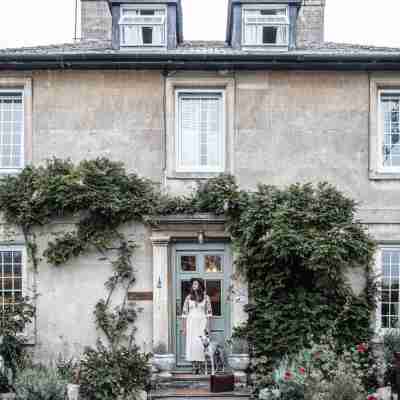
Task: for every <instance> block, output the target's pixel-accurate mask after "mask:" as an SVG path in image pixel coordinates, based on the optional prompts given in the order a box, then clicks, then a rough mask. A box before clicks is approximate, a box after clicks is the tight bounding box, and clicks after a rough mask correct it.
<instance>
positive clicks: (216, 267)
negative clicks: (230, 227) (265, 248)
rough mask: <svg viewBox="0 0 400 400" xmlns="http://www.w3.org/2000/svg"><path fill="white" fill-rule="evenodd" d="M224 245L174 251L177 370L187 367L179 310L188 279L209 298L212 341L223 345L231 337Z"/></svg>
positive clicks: (228, 266)
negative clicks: (202, 287) (200, 281)
mask: <svg viewBox="0 0 400 400" xmlns="http://www.w3.org/2000/svg"><path fill="white" fill-rule="evenodd" d="M228 250H229V249H228V245H226V244H207V245H206V244H203V245H198V244H192V245H191V244H181V245H177V246H176V251H175V298H176V303H175V304H176V312H175V313H174V314H175V315H174V318H175V321H176V324H175V338H176V340H175V346H176V356H177V365H178V367H181V368H184V367H187V366H189V365H190V364H189V363H188V362H187V361H186V360H185V337H184V336H183V333H182V317H181V314H182V308H183V303H184V301H185V298H186V296H187V295H188V294H189V291H190V280H191V279H192V278H201V279H203V281H204V284H205V290H206V293H207V295H208V296H209V297H210V300H211V305H212V311H213V317H212V318H211V339H212V340H214V341H216V342H218V343H220V344H221V345H224V342H225V339H226V338H227V336H229V335H230V302H229V301H228V298H227V296H228V291H229V281H230V276H231V273H232V263H231V260H230V256H229V251H228Z"/></svg>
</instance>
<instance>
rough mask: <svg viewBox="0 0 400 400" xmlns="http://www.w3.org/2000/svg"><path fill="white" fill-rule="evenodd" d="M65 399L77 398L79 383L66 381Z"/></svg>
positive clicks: (77, 399)
mask: <svg viewBox="0 0 400 400" xmlns="http://www.w3.org/2000/svg"><path fill="white" fill-rule="evenodd" d="M67 399H68V400H79V385H76V384H74V383H68V385H67Z"/></svg>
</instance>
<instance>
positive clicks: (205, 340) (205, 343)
mask: <svg viewBox="0 0 400 400" xmlns="http://www.w3.org/2000/svg"><path fill="white" fill-rule="evenodd" d="M199 338H200V340H201V343H203V347H204V348H205V349H206V348H207V347H208V346H209V345H210V343H211V339H210V335H209V334H208V331H207V330H205V331H204V335H203V336H199Z"/></svg>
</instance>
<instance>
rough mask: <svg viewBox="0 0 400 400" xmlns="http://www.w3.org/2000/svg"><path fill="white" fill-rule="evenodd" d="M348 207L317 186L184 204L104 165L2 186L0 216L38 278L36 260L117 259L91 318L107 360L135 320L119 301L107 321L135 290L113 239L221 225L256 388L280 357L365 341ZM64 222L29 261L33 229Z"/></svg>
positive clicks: (40, 173) (61, 168)
mask: <svg viewBox="0 0 400 400" xmlns="http://www.w3.org/2000/svg"><path fill="white" fill-rule="evenodd" d="M355 206H356V204H355V203H354V201H353V200H351V199H348V198H347V197H346V196H344V195H343V194H342V193H340V192H339V191H338V190H336V189H335V188H334V187H333V186H330V185H328V184H325V183H322V184H320V185H317V186H312V185H310V184H304V185H301V184H297V185H292V186H289V187H288V188H277V187H272V186H267V185H260V186H259V187H258V188H257V190H255V191H253V192H249V191H243V190H240V188H239V187H238V185H237V184H236V182H235V179H234V178H233V177H232V176H225V175H222V176H219V177H217V178H215V179H211V180H209V181H207V182H206V183H204V184H202V185H201V186H199V189H198V190H197V191H196V192H195V193H193V194H192V195H191V196H187V197H171V196H167V195H162V194H161V193H159V192H158V191H157V190H156V189H155V188H154V185H153V184H152V183H151V182H150V181H148V180H146V179H142V178H140V177H139V176H137V175H135V174H129V173H127V172H126V171H125V169H124V167H123V165H121V164H119V163H115V162H111V161H109V160H107V159H96V160H92V161H82V162H81V163H80V164H78V165H73V164H72V163H71V162H70V161H64V160H58V159H54V160H51V161H48V162H47V164H46V165H44V166H39V167H35V166H28V167H26V168H25V169H24V170H23V171H22V172H21V173H20V174H19V175H17V176H9V177H5V178H3V179H2V180H1V181H0V211H2V212H3V213H4V215H5V218H6V221H7V223H9V224H17V225H19V226H20V227H21V229H22V231H23V233H24V236H25V239H26V243H27V246H28V252H29V255H30V257H31V261H32V264H33V265H34V267H35V269H36V270H40V258H41V257H42V256H44V257H46V258H47V260H48V261H49V262H50V263H52V264H54V265H55V266H61V265H62V264H64V263H65V262H66V261H69V260H71V259H73V258H76V257H79V256H80V255H82V254H84V253H85V252H87V251H89V250H93V249H95V250H97V251H99V252H100V253H101V254H103V255H107V254H108V253H109V251H110V250H114V251H115V250H116V251H117V253H118V254H119V255H118V257H117V258H116V259H113V260H110V262H111V264H112V266H113V275H112V276H111V277H110V280H109V281H108V282H106V287H107V288H108V289H109V294H110V295H109V297H108V298H107V299H102V300H100V301H99V303H98V305H97V306H96V310H95V313H96V321H97V323H98V325H99V327H100V328H101V329H102V330H103V332H105V333H106V337H107V338H108V341H109V345H110V346H111V348H112V347H113V346H114V347H118V346H121V342H123V341H124V340H125V341H128V342H129V343H131V344H132V340H133V339H132V335H131V334H128V335H126V334H125V333H124V332H125V331H126V330H127V329H128V328H129V327H130V326H131V324H132V322H134V320H135V315H132V314H131V313H129V312H128V311H127V308H126V298H125V299H124V302H123V304H122V305H121V307H120V308H118V309H117V310H110V309H109V304H110V296H112V294H113V291H114V289H115V287H116V286H117V285H123V286H124V288H125V290H126V293H127V291H128V290H129V288H130V287H131V286H132V285H133V284H134V282H135V278H134V275H133V269H132V258H134V245H133V244H132V243H129V242H128V241H127V240H126V238H125V237H124V235H123V234H122V233H121V230H120V229H119V228H121V226H122V225H123V224H125V223H127V222H140V223H144V224H156V223H157V218H158V217H159V216H160V215H166V214H181V213H188V214H192V213H195V212H210V213H214V214H217V215H221V214H224V215H225V216H226V220H227V227H228V230H229V232H230V235H231V238H232V245H233V249H234V252H235V255H236V259H237V261H236V262H237V267H238V270H239V271H240V273H241V274H243V275H244V276H245V277H246V278H247V281H248V283H249V292H250V299H251V301H250V304H249V305H248V306H247V312H248V314H249V320H248V322H247V324H246V325H245V326H242V327H240V328H239V329H238V330H237V334H238V335H241V336H244V337H246V338H247V339H248V341H249V343H250V344H251V348H252V349H253V356H254V357H255V359H256V360H257V366H256V369H257V371H258V372H259V373H260V374H259V376H262V375H263V374H264V372H265V371H267V370H269V369H270V368H271V366H272V365H273V363H274V362H275V360H277V359H279V358H280V357H282V355H284V354H294V353H296V352H297V351H298V350H299V349H301V348H304V347H305V346H307V344H308V343H310V342H311V341H312V340H314V341H315V340H317V341H318V338H319V337H321V335H325V334H327V333H329V334H331V335H333V337H334V338H335V339H336V341H337V346H338V350H340V347H341V346H346V345H354V344H355V343H360V342H362V341H368V340H369V339H370V337H371V334H372V331H371V317H372V313H373V310H374V309H375V286H374V283H373V277H372V273H371V265H372V260H373V254H374V251H375V243H374V241H373V240H372V239H371V238H370V237H369V235H368V233H367V232H366V231H365V229H364V227H363V226H362V225H360V224H359V223H357V222H356V221H355V218H354V213H355ZM71 216H74V217H75V218H76V219H77V220H78V222H77V224H76V227H75V230H74V231H73V232H69V233H65V234H64V235H62V236H60V237H57V238H56V239H55V240H53V241H50V242H49V243H48V246H47V248H46V249H45V251H44V253H43V254H39V250H38V248H37V245H36V239H35V229H36V228H37V227H39V226H45V225H47V224H49V223H51V222H52V221H53V220H54V219H56V218H64V217H71ZM352 269H357V271H362V274H361V275H363V276H364V277H365V279H366V285H365V290H364V291H363V292H362V293H361V294H355V293H354V292H353V291H352V289H351V287H350V285H349V283H348V281H347V279H346V276H347V273H348V272H349V271H351V270H352ZM54 273H56V271H55V272H54ZM133 332H134V331H131V333H133ZM117 339H118V340H117Z"/></svg>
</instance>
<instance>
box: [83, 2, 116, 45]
mask: <svg viewBox="0 0 400 400" xmlns="http://www.w3.org/2000/svg"><path fill="white" fill-rule="evenodd" d="M81 31H82V32H81V37H82V39H99V40H111V12H110V8H109V6H108V3H107V0H81Z"/></svg>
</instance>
